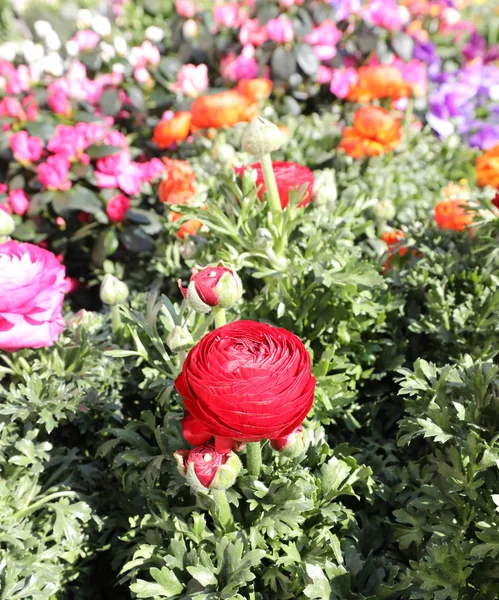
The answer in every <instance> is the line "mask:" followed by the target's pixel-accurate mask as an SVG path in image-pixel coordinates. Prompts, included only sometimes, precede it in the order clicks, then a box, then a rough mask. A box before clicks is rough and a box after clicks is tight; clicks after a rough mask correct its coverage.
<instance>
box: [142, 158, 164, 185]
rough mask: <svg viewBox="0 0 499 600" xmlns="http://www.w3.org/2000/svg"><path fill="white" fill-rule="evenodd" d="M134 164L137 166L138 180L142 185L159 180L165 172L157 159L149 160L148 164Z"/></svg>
mask: <svg viewBox="0 0 499 600" xmlns="http://www.w3.org/2000/svg"><path fill="white" fill-rule="evenodd" d="M135 164H137V166H138V168H139V171H140V180H141V181H142V182H143V183H145V182H147V181H154V180H156V179H159V178H160V177H162V176H163V174H164V172H165V165H164V163H163V162H161V161H160V160H159V158H151V160H150V161H148V162H144V163H135Z"/></svg>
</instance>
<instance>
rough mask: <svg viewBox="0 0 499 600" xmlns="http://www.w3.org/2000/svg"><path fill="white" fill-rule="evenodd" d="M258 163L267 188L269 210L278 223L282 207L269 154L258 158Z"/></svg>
mask: <svg viewBox="0 0 499 600" xmlns="http://www.w3.org/2000/svg"><path fill="white" fill-rule="evenodd" d="M260 163H261V165H262V171H263V178H264V179H265V187H266V188H267V199H268V202H269V208H270V212H271V213H272V216H273V217H274V222H275V224H276V225H278V224H279V222H280V219H281V216H282V214H281V213H282V207H281V200H280V198H279V190H278V189H277V182H276V179H275V174H274V167H273V166H272V159H271V158H270V154H264V155H263V156H262V157H261V159H260Z"/></svg>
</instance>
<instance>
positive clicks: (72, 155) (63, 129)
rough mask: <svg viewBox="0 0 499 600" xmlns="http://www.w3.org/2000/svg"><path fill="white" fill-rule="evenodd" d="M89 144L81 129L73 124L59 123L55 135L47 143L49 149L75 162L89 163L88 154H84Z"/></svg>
mask: <svg viewBox="0 0 499 600" xmlns="http://www.w3.org/2000/svg"><path fill="white" fill-rule="evenodd" d="M86 147H87V144H86V143H85V138H84V137H83V135H82V132H81V130H78V129H77V128H76V127H72V126H71V125H57V127H56V128H55V135H54V136H52V137H51V138H50V140H49V141H48V144H47V148H48V150H50V151H51V152H54V153H55V154H58V155H59V156H63V157H64V158H67V159H68V160H69V161H71V162H73V161H76V160H79V161H81V162H82V163H84V164H88V162H89V158H88V156H86V155H84V154H83V151H84V150H85V149H86Z"/></svg>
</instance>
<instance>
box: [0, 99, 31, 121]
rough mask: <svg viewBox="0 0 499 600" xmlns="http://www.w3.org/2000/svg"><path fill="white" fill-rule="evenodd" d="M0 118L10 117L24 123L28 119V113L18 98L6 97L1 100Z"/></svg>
mask: <svg viewBox="0 0 499 600" xmlns="http://www.w3.org/2000/svg"><path fill="white" fill-rule="evenodd" d="M0 117H10V118H12V119H18V120H19V121H24V120H25V119H26V113H25V112H24V109H23V107H22V105H21V103H20V102H19V100H18V99H17V98H13V97H12V96H6V97H5V98H3V99H2V100H0Z"/></svg>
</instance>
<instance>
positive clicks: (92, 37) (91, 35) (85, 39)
mask: <svg viewBox="0 0 499 600" xmlns="http://www.w3.org/2000/svg"><path fill="white" fill-rule="evenodd" d="M73 41H74V42H76V43H77V44H78V48H79V50H80V52H83V51H84V50H92V49H93V48H95V46H97V44H98V43H99V41H100V37H99V34H98V33H95V31H92V30H91V29H83V30H81V31H77V32H76V33H75V35H74V37H73Z"/></svg>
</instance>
